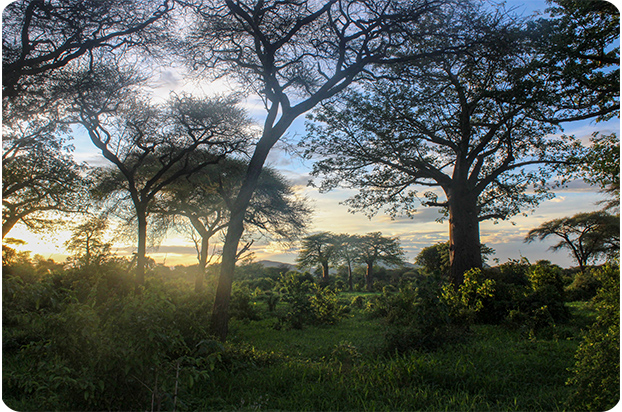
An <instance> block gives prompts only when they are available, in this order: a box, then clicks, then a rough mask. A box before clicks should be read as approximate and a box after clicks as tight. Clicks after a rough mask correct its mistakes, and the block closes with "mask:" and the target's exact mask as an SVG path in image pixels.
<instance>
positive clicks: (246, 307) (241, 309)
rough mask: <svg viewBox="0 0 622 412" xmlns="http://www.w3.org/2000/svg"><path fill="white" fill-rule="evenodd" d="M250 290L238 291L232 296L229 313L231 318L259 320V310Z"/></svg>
mask: <svg viewBox="0 0 622 412" xmlns="http://www.w3.org/2000/svg"><path fill="white" fill-rule="evenodd" d="M252 300H253V297H252V296H251V293H250V291H249V290H248V289H246V288H242V289H236V290H234V291H233V293H232V294H231V303H230V306H229V313H230V315H231V317H233V318H236V319H240V320H246V321H249V320H259V319H260V316H259V309H258V308H257V305H256V304H255V302H253V301H252Z"/></svg>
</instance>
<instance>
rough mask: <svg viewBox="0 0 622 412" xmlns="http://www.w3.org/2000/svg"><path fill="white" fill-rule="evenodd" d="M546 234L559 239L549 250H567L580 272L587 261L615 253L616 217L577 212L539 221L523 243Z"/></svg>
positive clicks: (617, 243)
mask: <svg viewBox="0 0 622 412" xmlns="http://www.w3.org/2000/svg"><path fill="white" fill-rule="evenodd" d="M549 236H556V237H559V238H560V239H561V240H560V241H559V243H557V244H555V245H553V246H551V248H550V249H551V250H553V251H556V250H560V249H568V250H569V251H570V253H571V255H572V257H573V258H574V259H575V260H576V261H577V264H578V265H579V269H580V270H581V272H583V271H584V270H585V266H586V265H587V264H588V263H589V262H591V261H594V260H596V259H598V258H599V257H600V256H603V255H609V256H612V255H613V256H615V255H618V256H619V252H620V218H619V217H617V216H612V215H610V214H608V213H604V212H591V213H577V214H576V215H574V216H572V217H564V218H561V219H554V220H550V221H547V222H544V223H542V224H541V225H540V226H538V227H537V228H535V229H532V230H530V231H529V233H528V234H527V236H526V237H525V242H533V241H534V240H536V239H538V240H544V239H546V238H548V237H549ZM618 258H619V257H618Z"/></svg>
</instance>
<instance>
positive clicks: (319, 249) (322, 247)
mask: <svg viewBox="0 0 622 412" xmlns="http://www.w3.org/2000/svg"><path fill="white" fill-rule="evenodd" d="M334 240H335V235H334V234H332V233H330V232H321V233H317V234H315V235H311V236H307V237H305V238H304V239H303V240H302V248H301V249H300V251H299V252H298V257H297V258H296V262H297V263H298V266H299V267H301V268H307V267H312V266H315V265H320V266H321V267H322V282H324V283H327V282H328V266H329V265H330V264H331V263H333V262H335V260H336V259H337V248H336V247H335V244H334V243H333V242H334Z"/></svg>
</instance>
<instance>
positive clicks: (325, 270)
mask: <svg viewBox="0 0 622 412" xmlns="http://www.w3.org/2000/svg"><path fill="white" fill-rule="evenodd" d="M322 283H323V284H328V262H322Z"/></svg>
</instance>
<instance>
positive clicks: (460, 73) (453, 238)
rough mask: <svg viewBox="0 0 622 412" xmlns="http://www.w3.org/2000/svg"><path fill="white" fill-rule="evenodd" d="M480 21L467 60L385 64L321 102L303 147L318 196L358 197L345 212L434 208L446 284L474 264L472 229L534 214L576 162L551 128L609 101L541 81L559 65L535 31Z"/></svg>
mask: <svg viewBox="0 0 622 412" xmlns="http://www.w3.org/2000/svg"><path fill="white" fill-rule="evenodd" d="M491 18H492V17H491V16H488V15H486V14H482V17H481V20H479V23H480V24H484V25H488V26H489V27H490V35H489V38H488V40H489V41H488V42H481V43H478V44H476V45H474V46H473V47H472V48H471V49H470V50H469V53H464V54H453V55H447V54H446V55H442V56H438V57H435V58H431V59H429V60H428V61H426V62H425V63H424V64H418V65H409V64H404V65H401V66H397V67H393V71H392V72H387V73H386V77H387V80H382V81H375V82H373V83H372V82H370V83H369V84H368V85H367V86H366V89H364V90H357V91H350V92H348V93H344V94H342V95H341V96H339V99H334V100H333V101H332V102H325V104H323V105H322V107H321V108H320V109H319V110H318V111H317V112H316V114H315V117H314V120H315V123H314V124H311V125H310V126H309V136H308V137H307V139H306V141H305V142H304V144H303V146H305V147H306V150H307V152H306V153H307V155H308V157H309V158H312V157H315V158H317V159H318V161H317V163H316V164H315V166H314V170H313V174H314V175H315V176H318V177H321V178H322V182H321V185H320V190H321V191H328V190H331V189H333V188H335V187H338V186H340V187H346V188H354V189H358V191H359V192H358V194H357V195H355V196H354V197H352V198H350V199H349V200H347V201H346V203H347V204H348V205H349V206H350V207H351V209H353V210H355V211H363V212H365V213H367V214H368V215H370V216H371V215H374V214H376V213H378V212H379V211H381V210H384V211H385V212H387V213H389V214H392V215H396V214H398V213H403V214H405V215H407V216H412V215H413V214H414V213H415V212H416V207H417V206H418V205H419V204H422V205H424V206H434V207H439V208H441V211H442V213H443V217H448V218H449V241H450V248H449V252H450V265H451V267H450V279H451V280H452V282H453V284H454V286H455V287H458V286H459V285H460V284H461V283H462V280H463V274H464V272H466V271H467V270H469V269H471V268H477V267H479V268H481V267H482V263H483V262H482V257H481V253H480V234H479V223H480V222H481V221H484V220H488V219H492V220H504V219H509V218H510V217H512V216H514V215H516V214H518V213H520V212H522V211H524V210H525V209H530V208H534V207H535V206H536V205H537V204H538V203H539V202H540V201H542V200H543V199H548V198H550V197H551V196H552V192H551V190H552V189H554V188H555V186H556V184H561V183H563V181H564V179H565V178H566V177H568V175H566V174H565V171H566V170H567V169H566V168H567V167H568V166H569V165H572V164H575V165H576V164H577V163H578V162H579V160H578V159H580V158H581V156H582V155H583V151H584V150H583V148H582V147H581V146H580V142H579V141H578V140H577V139H575V138H573V137H568V136H565V135H561V136H560V135H558V134H554V132H556V131H559V129H558V123H559V122H561V121H568V120H578V119H583V118H589V117H598V116H602V115H603V113H605V111H606V110H611V107H612V105H614V104H615V96H609V95H608V96H605V97H602V93H601V92H596V91H594V90H592V89H591V88H586V89H584V90H581V89H577V88H576V87H574V85H570V84H568V83H567V81H566V80H564V78H563V77H562V76H559V73H557V72H554V73H552V72H551V71H555V70H561V68H560V67H553V68H551V67H549V66H550V65H549V64H548V63H547V61H548V59H549V58H550V52H551V51H550V50H549V49H548V48H544V49H543V48H542V45H541V44H539V43H534V41H533V39H534V38H537V37H538V35H539V33H541V31H540V28H539V26H537V25H535V26H531V25H530V26H524V25H522V24H520V23H517V22H516V20H512V19H507V20H506V19H504V18H501V20H499V21H496V22H495V23H494V24H490V23H488V22H489V21H490V19H491ZM495 18H496V17H495ZM534 27H535V28H534ZM453 29H454V28H453V27H448V28H447V30H448V31H451V30H453ZM603 99H605V100H606V102H604V100H603ZM611 99H613V101H611ZM603 103H606V104H605V107H606V109H605V108H603ZM435 188H437V190H434V189H435ZM438 189H440V190H438Z"/></svg>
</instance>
